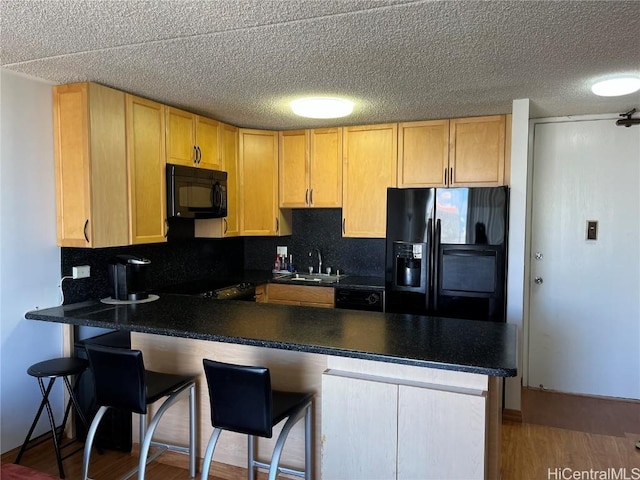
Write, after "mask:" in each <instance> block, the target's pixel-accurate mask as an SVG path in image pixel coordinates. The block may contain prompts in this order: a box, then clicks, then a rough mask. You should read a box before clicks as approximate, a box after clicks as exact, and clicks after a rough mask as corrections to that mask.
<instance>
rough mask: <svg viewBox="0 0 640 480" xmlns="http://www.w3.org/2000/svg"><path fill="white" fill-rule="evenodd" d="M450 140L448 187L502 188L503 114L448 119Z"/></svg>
mask: <svg viewBox="0 0 640 480" xmlns="http://www.w3.org/2000/svg"><path fill="white" fill-rule="evenodd" d="M450 139H451V141H450V152H449V163H450V166H451V170H452V175H451V179H450V180H449V185H450V186H452V187H453V186H471V187H490V186H498V185H504V149H505V116H504V115H495V116H490V117H472V118H459V119H454V120H451V133H450Z"/></svg>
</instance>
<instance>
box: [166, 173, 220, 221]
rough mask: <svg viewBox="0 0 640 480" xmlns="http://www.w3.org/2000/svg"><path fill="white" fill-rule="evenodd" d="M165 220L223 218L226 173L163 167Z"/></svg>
mask: <svg viewBox="0 0 640 480" xmlns="http://www.w3.org/2000/svg"><path fill="white" fill-rule="evenodd" d="M167 216H169V217H181V218H220V217H226V216H227V172H221V171H218V170H207V169H204V168H195V167H186V166H183V165H172V164H167Z"/></svg>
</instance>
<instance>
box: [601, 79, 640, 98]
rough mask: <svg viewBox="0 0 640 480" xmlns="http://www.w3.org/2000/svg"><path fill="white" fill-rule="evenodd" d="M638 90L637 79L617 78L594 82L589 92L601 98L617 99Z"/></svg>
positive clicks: (639, 84) (638, 82)
mask: <svg viewBox="0 0 640 480" xmlns="http://www.w3.org/2000/svg"><path fill="white" fill-rule="evenodd" d="M638 90H640V78H639V77H618V78H610V79H609V80H603V81H601V82H596V83H594V84H593V86H592V87H591V91H592V92H593V93H595V94H596V95H600V96H601V97H618V96H621V95H628V94H630V93H633V92H637V91H638Z"/></svg>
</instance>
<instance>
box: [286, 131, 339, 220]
mask: <svg viewBox="0 0 640 480" xmlns="http://www.w3.org/2000/svg"><path fill="white" fill-rule="evenodd" d="M279 143H280V148H279V159H280V206H281V207H286V208H304V207H311V208H314V207H315V208H332V207H333V208H335V207H340V206H342V128H321V129H314V130H297V131H287V132H280V136H279Z"/></svg>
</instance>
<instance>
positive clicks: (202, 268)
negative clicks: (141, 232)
mask: <svg viewBox="0 0 640 480" xmlns="http://www.w3.org/2000/svg"><path fill="white" fill-rule="evenodd" d="M120 254H128V255H136V256H140V257H144V258H148V259H149V260H151V264H150V265H149V269H148V270H147V285H148V288H149V289H155V288H160V287H163V286H166V285H172V284H175V283H182V282H187V281H190V280H197V279H200V278H207V277H212V276H228V275H230V274H231V273H232V272H233V271H234V270H237V268H242V265H243V240H242V239H241V238H227V239H190V240H176V241H170V242H168V243H156V244H148V245H132V246H128V247H113V248H94V249H90V248H62V255H61V258H62V271H61V275H71V270H72V267H74V266H76V265H89V266H90V267H91V276H90V277H89V278H83V279H79V280H69V281H65V282H64V294H65V302H64V303H74V302H80V301H84V300H89V299H98V298H105V297H108V296H110V294H111V293H110V287H109V273H108V270H107V265H108V263H109V260H110V259H111V258H112V257H113V256H115V255H120Z"/></svg>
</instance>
